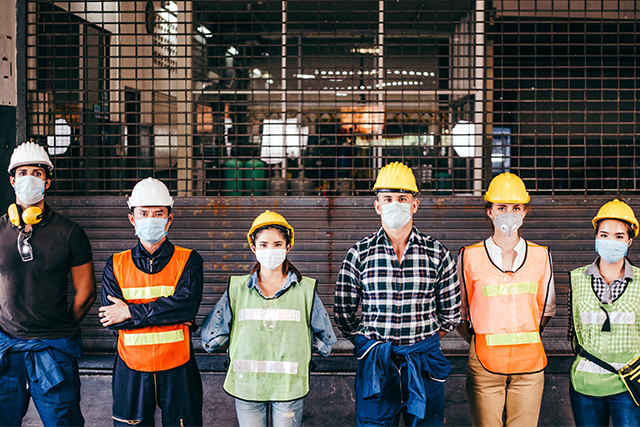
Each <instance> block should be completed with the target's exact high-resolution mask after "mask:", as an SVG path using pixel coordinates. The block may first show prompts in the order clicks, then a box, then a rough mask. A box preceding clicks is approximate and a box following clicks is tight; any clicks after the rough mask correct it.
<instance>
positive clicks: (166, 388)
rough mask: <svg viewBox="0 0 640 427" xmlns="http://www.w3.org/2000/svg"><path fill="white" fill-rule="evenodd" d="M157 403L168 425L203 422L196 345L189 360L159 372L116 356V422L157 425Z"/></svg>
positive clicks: (114, 394) (189, 424)
mask: <svg viewBox="0 0 640 427" xmlns="http://www.w3.org/2000/svg"><path fill="white" fill-rule="evenodd" d="M156 407H159V408H160V409H161V410H162V425H163V426H164V427H168V426H201V425H202V380H201V379H200V372H199V371H198V365H197V364H196V358H195V356H194V354H193V349H192V350H191V358H190V359H189V361H188V362H187V363H185V364H184V365H182V366H178V367H177V368H173V369H169V370H166V371H159V372H141V371H134V370H133V369H129V367H128V366H127V365H126V364H125V363H124V362H123V361H122V359H121V358H120V355H117V356H116V363H115V366H114V367H113V425H114V426H131V425H137V426H153V425H154V413H155V411H156Z"/></svg>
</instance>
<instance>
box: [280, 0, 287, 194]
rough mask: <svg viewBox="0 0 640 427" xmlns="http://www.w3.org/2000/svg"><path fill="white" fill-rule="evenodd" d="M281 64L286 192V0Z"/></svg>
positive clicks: (283, 174)
mask: <svg viewBox="0 0 640 427" xmlns="http://www.w3.org/2000/svg"><path fill="white" fill-rule="evenodd" d="M280 66H281V70H280V73H281V76H280V78H281V82H282V83H281V85H282V94H281V95H280V96H281V99H282V102H281V104H280V110H281V112H282V113H281V114H282V144H283V147H282V151H283V155H284V160H283V161H282V178H284V179H285V194H286V193H287V189H286V187H287V185H286V184H287V182H286V179H287V0H282V59H281V61H280Z"/></svg>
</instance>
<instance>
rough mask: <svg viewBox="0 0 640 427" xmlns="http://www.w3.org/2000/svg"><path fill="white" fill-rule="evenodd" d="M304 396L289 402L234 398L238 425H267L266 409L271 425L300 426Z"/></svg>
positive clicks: (265, 426) (258, 426) (280, 426)
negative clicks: (269, 415) (249, 400)
mask: <svg viewBox="0 0 640 427" xmlns="http://www.w3.org/2000/svg"><path fill="white" fill-rule="evenodd" d="M303 408H304V398H302V399H298V400H292V401H289V402H247V401H246V400H241V399H236V413H237V414H238V424H239V425H240V427H267V413H268V412H267V411H269V412H270V414H271V425H272V426H273V427H300V423H302V410H303Z"/></svg>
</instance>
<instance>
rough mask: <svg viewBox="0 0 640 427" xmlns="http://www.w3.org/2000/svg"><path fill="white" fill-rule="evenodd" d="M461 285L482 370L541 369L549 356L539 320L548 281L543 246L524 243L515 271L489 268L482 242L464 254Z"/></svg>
mask: <svg viewBox="0 0 640 427" xmlns="http://www.w3.org/2000/svg"><path fill="white" fill-rule="evenodd" d="M461 255H462V265H463V269H464V277H463V279H464V284H463V285H464V286H465V290H466V293H467V299H468V307H469V317H470V319H471V324H472V326H473V331H474V333H475V346H476V354H477V355H478V359H479V360H480V363H481V364H482V366H483V367H484V368H485V369H486V370H488V371H489V372H493V373H497V374H525V373H534V372H539V371H542V370H543V369H544V368H545V366H547V356H546V354H545V352H544V347H543V346H542V340H541V339H540V322H541V320H542V315H543V313H544V307H545V304H546V300H547V295H548V291H549V284H550V282H551V261H550V258H549V251H548V250H547V248H546V247H544V246H539V245H536V244H535V243H531V242H527V253H526V255H525V260H524V263H523V264H522V266H520V268H518V270H517V271H502V270H500V269H499V268H498V267H496V266H495V264H493V262H492V261H491V258H489V254H488V253H487V249H486V248H485V246H484V242H480V243H476V244H475V245H472V246H468V247H466V248H464V249H463V250H462V254H461Z"/></svg>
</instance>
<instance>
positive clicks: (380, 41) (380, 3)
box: [373, 0, 387, 177]
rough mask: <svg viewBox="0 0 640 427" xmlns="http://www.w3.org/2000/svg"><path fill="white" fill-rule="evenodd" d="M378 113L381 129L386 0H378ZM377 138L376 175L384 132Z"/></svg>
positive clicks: (380, 159) (383, 115) (382, 124)
mask: <svg viewBox="0 0 640 427" xmlns="http://www.w3.org/2000/svg"><path fill="white" fill-rule="evenodd" d="M378 49H379V52H378V79H377V81H378V91H377V98H378V114H376V117H377V119H376V120H382V123H380V129H382V128H384V122H385V117H386V116H387V114H386V111H385V110H386V109H385V108H384V98H385V95H384V91H383V85H382V84H383V83H384V0H379V1H378ZM376 139H377V149H376V151H377V153H376V163H375V165H376V166H375V169H376V170H375V171H374V173H373V176H374V177H376V176H377V175H378V171H379V170H380V168H382V133H379V134H378V135H377V137H376Z"/></svg>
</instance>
